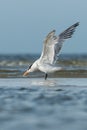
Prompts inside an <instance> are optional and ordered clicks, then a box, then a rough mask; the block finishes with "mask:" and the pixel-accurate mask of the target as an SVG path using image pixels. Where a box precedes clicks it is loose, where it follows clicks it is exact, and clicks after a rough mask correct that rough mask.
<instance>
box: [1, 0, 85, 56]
mask: <svg viewBox="0 0 87 130" xmlns="http://www.w3.org/2000/svg"><path fill="white" fill-rule="evenodd" d="M86 12H87V0H0V54H27V53H29V54H31V53H32V54H33V53H41V51H42V47H43V41H44V38H45V36H46V35H47V34H48V33H49V32H50V31H52V30H53V29H55V30H56V35H58V34H60V33H61V32H62V31H64V30H65V29H66V28H67V27H69V26H71V25H72V24H74V23H76V22H80V25H79V27H77V29H76V32H75V33H74V35H73V37H72V38H71V39H69V40H67V41H66V42H65V43H64V45H63V47H62V50H61V53H87V38H86V35H87V29H86V28H87V27H86V25H87V16H86Z"/></svg>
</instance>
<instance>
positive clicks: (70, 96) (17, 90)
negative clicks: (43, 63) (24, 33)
mask: <svg viewBox="0 0 87 130" xmlns="http://www.w3.org/2000/svg"><path fill="white" fill-rule="evenodd" d="M37 58H39V55H32V54H31V55H29V54H26V55H0V130H87V55H86V54H83V55H79V54H78V55H76V54H72V55H71V54H70V55H68V54H67V55H64V54H63V55H60V57H59V61H58V62H57V64H58V65H59V66H62V67H63V68H64V70H62V71H59V72H56V73H53V74H49V75H48V79H47V80H44V73H41V72H34V73H31V74H30V75H29V76H28V77H23V76H22V75H23V72H24V71H25V70H26V69H27V68H28V67H29V65H30V64H32V63H33V62H34V60H36V59H37Z"/></svg>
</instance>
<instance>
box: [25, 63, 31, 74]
mask: <svg viewBox="0 0 87 130" xmlns="http://www.w3.org/2000/svg"><path fill="white" fill-rule="evenodd" d="M31 70H32V64H31V65H29V67H28V69H27V70H26V71H25V72H24V74H23V76H27V75H28V74H29V73H30V72H31Z"/></svg>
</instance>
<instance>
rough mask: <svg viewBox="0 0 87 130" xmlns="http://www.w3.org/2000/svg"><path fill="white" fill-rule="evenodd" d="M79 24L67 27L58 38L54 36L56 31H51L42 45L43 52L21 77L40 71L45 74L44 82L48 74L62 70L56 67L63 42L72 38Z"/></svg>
mask: <svg viewBox="0 0 87 130" xmlns="http://www.w3.org/2000/svg"><path fill="white" fill-rule="evenodd" d="M78 25H79V22H77V23H75V24H73V25H72V26H70V27H68V28H67V29H66V30H65V31H63V32H62V33H60V34H59V35H58V36H56V35H55V32H56V30H52V31H51V32H50V33H48V35H47V36H46V38H45V40H44V43H43V50H42V53H41V56H40V58H39V59H37V60H36V61H35V62H34V63H33V64H31V65H30V66H29V68H28V69H27V70H26V71H25V72H24V74H23V76H27V75H28V74H29V73H30V72H34V71H37V70H39V71H41V72H44V73H45V80H46V79H47V77H48V74H49V73H53V72H56V71H59V70H62V67H59V66H58V65H56V62H57V60H58V57H59V54H60V50H61V48H62V46H63V43H64V41H65V40H67V39H69V38H71V37H72V35H73V33H74V32H75V29H76V27H77V26H78Z"/></svg>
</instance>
